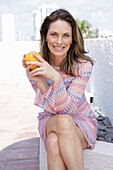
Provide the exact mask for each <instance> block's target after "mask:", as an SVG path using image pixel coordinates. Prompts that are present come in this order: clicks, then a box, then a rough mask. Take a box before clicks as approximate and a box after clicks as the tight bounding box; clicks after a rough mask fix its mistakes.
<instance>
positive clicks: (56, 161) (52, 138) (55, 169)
mask: <svg viewBox="0 0 113 170" xmlns="http://www.w3.org/2000/svg"><path fill="white" fill-rule="evenodd" d="M47 162H48V170H66V167H65V165H64V163H63V161H62V158H61V155H60V151H59V146H58V137H57V135H56V134H55V133H54V132H51V133H50V134H49V135H48V137H47Z"/></svg>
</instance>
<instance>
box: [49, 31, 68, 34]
mask: <svg viewBox="0 0 113 170" xmlns="http://www.w3.org/2000/svg"><path fill="white" fill-rule="evenodd" d="M51 33H56V34H58V33H57V32H56V31H51V32H50V34H51ZM64 34H70V35H71V33H70V32H65V33H64Z"/></svg>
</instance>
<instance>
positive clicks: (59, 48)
mask: <svg viewBox="0 0 113 170" xmlns="http://www.w3.org/2000/svg"><path fill="white" fill-rule="evenodd" d="M55 48H56V49H58V50H61V49H63V47H55Z"/></svg>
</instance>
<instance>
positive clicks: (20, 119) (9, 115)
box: [0, 76, 39, 170]
mask: <svg viewBox="0 0 113 170" xmlns="http://www.w3.org/2000/svg"><path fill="white" fill-rule="evenodd" d="M34 96H35V93H34V91H33V89H32V88H31V85H30V83H29V81H28V80H27V78H26V76H23V77H19V78H18V77H14V78H4V79H3V78H2V79H0V170H15V169H16V170H38V166H39V159H38V158H39V134H38V130H37V126H38V120H37V116H38V108H37V107H36V106H34V104H33V101H34Z"/></svg>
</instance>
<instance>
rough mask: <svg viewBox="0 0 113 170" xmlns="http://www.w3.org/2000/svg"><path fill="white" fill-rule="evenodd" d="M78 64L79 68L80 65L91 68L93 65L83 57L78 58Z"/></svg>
mask: <svg viewBox="0 0 113 170" xmlns="http://www.w3.org/2000/svg"><path fill="white" fill-rule="evenodd" d="M78 65H79V68H81V67H89V68H92V67H93V64H92V63H91V61H89V60H85V59H80V60H79V64H78Z"/></svg>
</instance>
